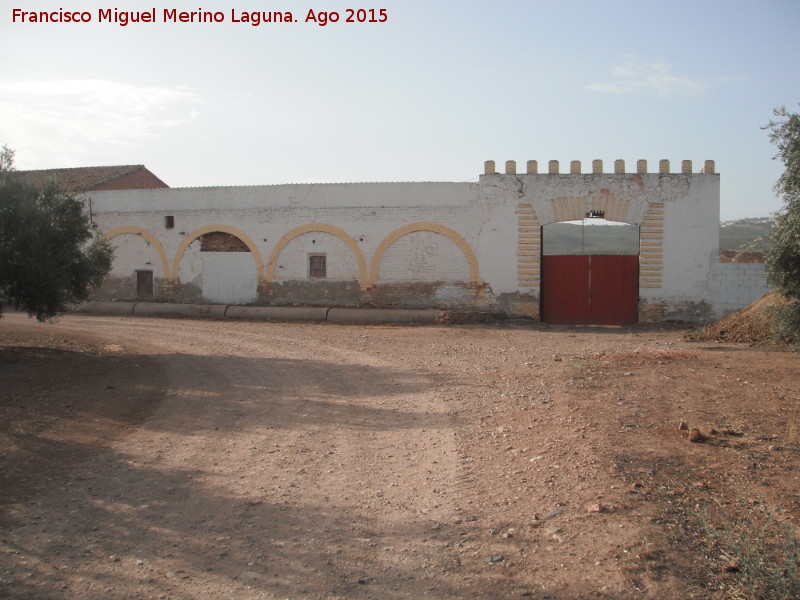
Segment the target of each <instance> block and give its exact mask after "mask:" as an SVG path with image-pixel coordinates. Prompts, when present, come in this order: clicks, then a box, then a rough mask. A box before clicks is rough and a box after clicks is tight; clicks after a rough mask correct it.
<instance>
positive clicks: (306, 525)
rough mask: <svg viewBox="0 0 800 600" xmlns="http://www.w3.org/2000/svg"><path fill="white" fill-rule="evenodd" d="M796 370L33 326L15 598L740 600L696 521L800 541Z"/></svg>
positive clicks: (542, 348) (5, 352)
mask: <svg viewBox="0 0 800 600" xmlns="http://www.w3.org/2000/svg"><path fill="white" fill-rule="evenodd" d="M797 372H798V360H797V356H796V355H794V354H792V353H789V352H775V351H770V352H767V351H764V350H758V349H751V348H747V347H744V346H734V345H730V346H713V345H711V346H709V345H705V346H703V345H699V344H692V343H689V342H685V341H683V340H682V338H681V337H680V334H679V332H670V331H666V332H661V331H655V330H653V331H644V330H639V331H630V330H624V329H594V330H589V329H583V330H575V329H568V328H558V329H552V328H550V329H548V328H542V327H537V328H533V327H531V326H530V325H523V324H513V323H512V324H505V325H498V326H458V327H457V326H452V327H394V326H384V327H381V326H370V327H363V326H332V325H318V324H267V323H244V322H241V323H231V322H214V321H194V320H167V319H152V320H148V319H131V318H102V317H85V316H69V317H65V318H63V319H61V320H60V321H58V322H57V323H55V324H47V325H41V324H36V323H34V322H30V321H28V320H27V319H26V318H24V317H23V316H20V315H16V314H9V315H6V316H5V317H4V318H3V319H2V321H0V376H2V382H3V383H2V390H0V394H2V398H0V410H2V416H3V425H2V427H0V455H2V456H1V457H0V463H2V470H0V488H1V491H0V503H1V504H0V509H2V513H1V514H0V517H1V518H2V521H1V522H0V525H1V526H2V535H1V536H0V542H1V543H0V596H3V597H9V598H53V599H55V598H59V599H61V598H153V599H156V598H165V599H166V598H170V599H172V598H174V599H189V598H197V599H199V598H204V599H205V598H237V599H250V598H281V599H283V598H292V599H307V598H309V599H310V598H320V599H334V598H376V599H377V598H381V599H392V598H424V597H430V598H442V599H445V598H525V597H531V598H552V599H564V600H566V599H568V598H569V599H577V598H609V599H610V598H615V599H624V598H642V597H647V598H679V597H680V598H688V597H695V598H716V597H724V596H716V595H715V594H718V593H720V594H721V593H723V592H722V591H721V590H725V589H729V588H730V587H731V586H733V585H735V584H736V581H735V579H731V578H734V577H735V574H734V575H732V574H730V573H729V572H728V571H725V570H724V569H723V568H721V563H720V561H721V560H722V559H721V558H720V557H719V556H711V555H710V553H709V552H708V549H707V548H704V547H700V546H694V545H692V544H693V542H692V540H693V539H694V538H692V530H691V527H689V526H687V523H688V522H690V521H691V518H692V516H691V515H689V513H688V512H687V511H692V510H693V507H695V506H700V505H703V506H706V505H709V506H717V505H720V506H721V505H722V502H721V499H722V500H724V501H725V502H728V503H731V502H734V503H735V502H738V501H742V502H754V503H755V504H758V505H759V506H764V507H769V508H770V509H777V510H780V511H783V512H782V514H783V515H784V516H785V519H786V520H788V521H789V522H793V523H796V519H797V517H798V515H799V514H800V494H798V477H797V475H796V473H798V472H800V471H798V469H797V467H798V466H800V465H798V456H799V453H798V450H799V448H798V439H797V429H796V427H797V426H798V424H800V422H799V421H798V406H800V391H799V390H800V380H798V375H797ZM681 420H685V421H686V422H687V423H688V424H689V425H690V426H691V427H699V428H700V429H702V430H703V431H705V432H708V431H710V430H711V429H712V428H716V430H718V431H717V433H713V432H712V433H708V434H707V436H706V438H707V439H706V443H704V444H691V443H689V442H688V441H687V439H686V432H685V431H681V430H679V429H678V424H679V422H680V421H681ZM793 427H795V429H793ZM726 428H727V429H726ZM719 432H723V433H719ZM754 461H757V462H758V463H759V467H758V469H756V470H755V471H754V470H753V469H752V464H753V462H754ZM692 514H695V513H692ZM687 541H688V542H689V544H688V545H687ZM726 586H727V587H726Z"/></svg>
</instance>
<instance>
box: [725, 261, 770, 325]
mask: <svg viewBox="0 0 800 600" xmlns="http://www.w3.org/2000/svg"><path fill="white" fill-rule="evenodd" d="M715 274H716V275H717V277H716V285H717V298H718V300H717V302H716V306H715V308H716V310H717V312H718V313H720V314H721V315H727V314H730V313H733V312H736V311H737V310H741V309H742V308H744V307H745V306H748V305H750V304H752V303H753V302H755V301H756V300H758V299H759V298H761V296H763V295H764V294H766V293H767V292H768V291H769V288H768V287H767V283H766V280H765V278H764V264H763V263H719V264H718V265H717V268H716V273H715Z"/></svg>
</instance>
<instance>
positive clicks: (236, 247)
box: [200, 231, 250, 252]
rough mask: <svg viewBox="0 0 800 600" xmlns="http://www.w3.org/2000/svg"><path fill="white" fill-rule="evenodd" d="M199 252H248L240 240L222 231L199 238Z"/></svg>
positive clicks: (248, 249)
mask: <svg viewBox="0 0 800 600" xmlns="http://www.w3.org/2000/svg"><path fill="white" fill-rule="evenodd" d="M200 252H250V248H248V247H247V244H245V243H244V242H243V241H242V240H240V239H239V238H237V237H236V236H235V235H231V234H230V233H225V232H223V231H215V232H214V233H207V234H205V235H201V236H200Z"/></svg>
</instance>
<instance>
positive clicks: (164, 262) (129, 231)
mask: <svg viewBox="0 0 800 600" xmlns="http://www.w3.org/2000/svg"><path fill="white" fill-rule="evenodd" d="M118 235H138V236H140V237H143V238H144V239H145V240H147V241H148V242H150V245H151V246H152V247H153V248H154V249H155V251H156V253H157V254H158V258H159V259H160V260H161V270H162V275H161V276H162V277H165V278H167V277H169V260H168V259H167V253H166V252H165V251H164V246H162V245H161V242H159V241H158V239H157V238H156V236H154V235H153V234H152V233H150V232H149V231H147V230H146V229H143V228H142V227H136V226H135V225H124V226H122V227H115V228H114V229H112V230H110V231H106V232H105V233H104V234H103V238H105V239H106V240H111V239H112V238H115V237H117V236H118Z"/></svg>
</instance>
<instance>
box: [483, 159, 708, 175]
mask: <svg viewBox="0 0 800 600" xmlns="http://www.w3.org/2000/svg"><path fill="white" fill-rule="evenodd" d="M628 172H629V171H627V170H626V169H625V161H624V160H622V159H617V160H615V161H614V166H613V169H612V170H611V171H609V173H611V174H614V175H624V174H626V173H628ZM715 172H716V171H715V165H714V161H713V160H706V161H704V162H703V166H702V167H701V169H700V171H699V173H705V174H713V173H715ZM603 173H605V171H604V170H603V161H602V160H599V159H597V160H593V161H592V165H591V174H592V175H601V174H603ZM630 173H635V174H637V175H645V174H647V173H648V167H647V161H646V160H644V159H639V160H637V161H636V168H635V170H634V171H630ZM672 173H673V171H672V170H671V168H670V162H669V160H667V159H662V160H659V161H658V171H657V172H656V174H658V175H669V174H672ZM675 173H676V174H677V173H678V171H676V172H675ZM679 173H681V174H685V175H688V174H691V173H693V170H692V161H691V160H684V161H681V168H680V171H679ZM483 174H484V175H498V173H497V168H496V165H495V162H494V161H493V160H487V161H486V162H485V163H484V170H483ZM505 174H506V175H516V174H517V162H516V161H514V160H508V161H506V169H505ZM525 174H526V175H539V174H540V173H539V163H538V161H535V160H529V161H528V162H527V168H526V173H525ZM547 174H548V175H561V174H564V175H566V174H569V175H581V174H583V168H582V165H581V161H579V160H573V161H570V163H569V169H568V173H561V167H560V164H559V162H558V161H557V160H551V161H548V163H547Z"/></svg>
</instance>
